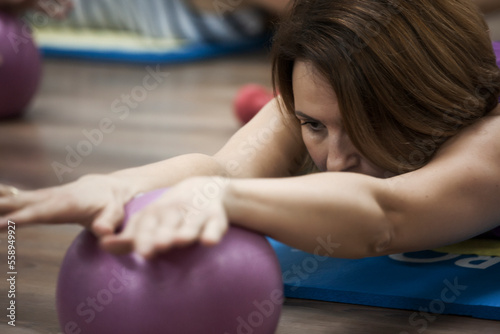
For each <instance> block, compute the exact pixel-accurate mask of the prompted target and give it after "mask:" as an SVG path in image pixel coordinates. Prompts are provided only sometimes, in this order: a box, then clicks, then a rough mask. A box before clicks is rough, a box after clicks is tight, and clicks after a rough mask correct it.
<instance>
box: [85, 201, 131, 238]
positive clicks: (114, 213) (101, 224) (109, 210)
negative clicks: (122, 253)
mask: <svg viewBox="0 0 500 334" xmlns="http://www.w3.org/2000/svg"><path fill="white" fill-rule="evenodd" d="M124 217H125V211H124V209H123V207H122V206H121V205H117V204H115V203H110V204H108V205H107V206H106V207H105V208H104V209H103V210H102V212H101V213H100V214H99V215H98V216H97V218H96V219H94V221H93V222H92V225H91V226H90V230H91V231H92V233H94V234H95V235H96V236H98V237H103V236H105V235H111V234H113V233H114V232H115V231H116V229H117V228H118V227H120V225H121V224H122V222H123V218H124Z"/></svg>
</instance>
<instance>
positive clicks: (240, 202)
mask: <svg viewBox="0 0 500 334" xmlns="http://www.w3.org/2000/svg"><path fill="white" fill-rule="evenodd" d="M499 129H500V116H489V117H485V118H484V120H483V121H481V122H479V123H478V124H476V125H474V126H471V127H470V128H468V129H465V130H464V131H463V132H462V133H461V134H459V135H458V136H457V137H456V138H453V139H451V140H450V141H449V142H448V143H446V144H445V145H444V146H443V147H442V148H441V149H440V151H439V152H438V154H437V155H436V157H435V158H434V159H433V160H432V161H431V162H430V163H429V164H428V165H427V166H425V167H423V168H421V169H420V170H417V171H415V172H412V173H408V174H404V175H400V176H396V177H393V178H390V179H374V178H371V177H367V176H363V175H357V174H343V173H322V174H316V175H309V176H304V177H297V178H288V179H275V180H234V181H232V182H231V183H230V184H229V186H228V190H227V195H226V203H227V204H226V207H227V208H228V217H229V219H230V220H231V221H233V222H235V223H236V224H238V225H242V226H246V227H248V228H251V229H255V230H258V231H260V232H262V233H264V234H267V235H270V236H272V237H274V238H276V239H277V240H280V241H282V242H284V243H286V244H289V245H291V246H294V247H296V248H299V249H303V250H306V251H310V252H312V251H313V250H314V249H315V248H316V247H317V246H318V240H320V239H322V240H324V241H325V240H328V241H329V242H333V243H335V244H338V245H339V247H338V249H336V250H335V254H331V255H332V256H335V257H347V258H358V257H366V256H378V255H385V254H393V253H400V252H406V251H417V250H424V249H430V248H433V247H438V246H442V245H447V244H451V243H455V242H459V241H462V240H465V239H468V238H471V237H473V236H476V235H478V234H481V233H483V232H486V231H488V230H491V229H493V228H494V227H496V226H498V225H499V224H500V206H499V205H498V199H499V198H500V168H499V166H500V135H499V133H500V132H499Z"/></svg>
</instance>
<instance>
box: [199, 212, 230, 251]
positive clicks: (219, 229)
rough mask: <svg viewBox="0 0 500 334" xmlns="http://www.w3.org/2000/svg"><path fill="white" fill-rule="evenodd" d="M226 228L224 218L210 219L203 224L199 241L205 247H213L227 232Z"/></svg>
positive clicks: (215, 217)
mask: <svg viewBox="0 0 500 334" xmlns="http://www.w3.org/2000/svg"><path fill="white" fill-rule="evenodd" d="M227 229H228V226H227V224H226V221H225V217H220V216H214V217H211V218H210V219H209V220H208V221H207V223H206V224H205V226H204V228H203V231H202V233H201V236H200V241H201V243H202V244H204V245H205V246H213V245H215V244H217V243H219V241H220V240H221V239H222V237H223V236H224V234H225V233H226V232H227Z"/></svg>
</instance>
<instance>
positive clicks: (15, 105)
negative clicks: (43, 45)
mask: <svg viewBox="0 0 500 334" xmlns="http://www.w3.org/2000/svg"><path fill="white" fill-rule="evenodd" d="M40 58H41V57H40V53H39V51H38V49H37V47H36V46H35V44H34V43H33V39H32V38H31V35H30V29H29V27H28V25H27V24H25V23H24V22H23V21H22V20H21V19H20V18H18V17H17V16H13V15H11V14H5V13H1V12H0V119H2V118H7V117H15V116H20V115H22V113H23V111H25V109H26V107H27V106H28V104H29V103H30V101H31V99H32V98H33V96H34V95H35V93H36V90H37V88H38V84H39V82H40V76H41V59H40Z"/></svg>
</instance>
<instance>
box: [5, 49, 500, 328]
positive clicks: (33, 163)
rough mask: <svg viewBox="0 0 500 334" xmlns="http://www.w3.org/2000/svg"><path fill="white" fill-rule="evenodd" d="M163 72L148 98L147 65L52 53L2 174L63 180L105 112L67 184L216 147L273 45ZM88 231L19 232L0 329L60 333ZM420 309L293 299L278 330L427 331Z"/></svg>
mask: <svg viewBox="0 0 500 334" xmlns="http://www.w3.org/2000/svg"><path fill="white" fill-rule="evenodd" d="M153 68H154V67H153ZM160 70H161V71H162V72H166V73H168V76H167V77H166V78H165V79H164V80H163V82H162V83H161V84H160V85H158V87H157V88H156V89H154V90H151V91H149V92H147V96H141V95H140V93H141V91H142V92H144V91H143V90H141V88H140V87H142V85H143V80H144V78H145V76H146V75H148V69H146V68H145V66H130V65H118V64H100V63H85V62H76V61H63V60H49V61H45V64H44V72H45V73H44V78H43V82H42V85H41V89H40V91H39V93H38V95H37V97H36V99H35V100H34V102H33V104H32V105H31V107H30V109H29V111H28V112H27V114H26V115H25V117H24V118H23V119H21V120H15V121H8V122H6V121H1V122H0V182H2V183H8V184H13V185H16V186H18V187H20V188H24V189H31V188H39V187H48V186H55V185H58V184H61V182H60V180H59V178H58V176H57V175H56V173H55V172H54V170H53V167H52V165H53V163H54V162H59V163H62V164H65V160H66V158H67V154H68V150H74V149H76V147H77V146H78V145H82V144H81V142H82V141H84V140H86V137H85V135H84V134H83V132H85V131H87V132H88V131H92V130H93V129H96V128H98V126H99V122H100V121H101V120H102V119H104V118H109V119H110V120H111V121H112V122H113V125H114V130H113V131H112V132H111V133H108V134H105V135H104V137H103V139H102V142H101V143H98V144H96V145H94V146H93V147H92V148H91V152H90V153H89V154H88V155H87V156H85V157H83V158H82V161H81V162H80V163H79V164H78V166H75V168H73V170H72V172H71V173H69V172H68V173H66V174H63V175H62V176H61V177H62V182H69V181H72V180H75V179H77V178H78V177H80V176H81V175H84V174H87V173H107V172H111V171H114V170H117V169H122V168H126V167H131V166H137V165H142V164H146V163H150V162H155V161H158V160H160V159H166V158H169V157H172V156H176V155H179V154H183V153H189V152H201V153H207V154H211V153H214V152H215V151H216V150H217V149H218V148H219V147H220V146H221V145H222V144H223V143H224V142H225V141H226V140H227V139H228V138H229V137H230V136H231V135H232V134H233V133H234V132H235V131H236V130H237V129H238V123H237V122H236V121H235V119H234V118H233V116H232V107H231V103H232V99H233V97H234V95H235V93H236V91H237V89H238V87H240V86H241V85H243V84H245V83H247V82H255V83H260V84H263V85H267V86H269V82H270V71H269V62H268V59H267V56H266V53H265V52H262V53H256V54H250V55H245V56H238V57H232V58H220V59H217V60H210V61H206V62H201V63H196V64H189V65H175V66H162V67H161V69H160ZM150 83H151V82H150ZM131 94H132V96H135V98H134V97H132V98H131V100H130V101H129V104H130V106H131V107H128V108H129V109H130V114H129V115H128V116H127V117H124V119H121V118H120V115H122V114H120V113H115V112H114V109H113V108H115V109H116V108H117V107H123V106H125V104H124V103H122V102H120V101H121V99H126V98H127V96H126V95H131ZM134 94H135V95H134ZM115 101H118V102H115ZM117 103H118V104H117ZM115 111H116V110H115ZM79 231H80V228H79V227H77V226H70V225H63V226H36V227H30V228H25V229H21V230H18V231H17V266H18V267H17V271H18V275H17V280H18V281H17V291H16V292H17V295H16V303H17V304H16V305H17V322H16V324H17V326H16V327H15V328H12V327H10V326H8V325H7V318H6V309H5V308H6V305H7V302H8V298H7V290H8V289H7V284H6V280H5V279H2V280H1V281H2V283H0V306H1V307H0V310H2V311H0V333H41V334H49V333H60V330H59V327H58V323H57V314H56V311H55V297H54V294H55V285H56V279H57V274H58V269H59V265H60V263H61V261H62V257H63V255H64V252H65V250H66V249H67V247H68V245H69V244H70V242H71V241H72V239H73V238H74V237H75V235H76V234H77V233H78V232H79ZM6 257H7V245H6V235H5V234H1V235H0V258H1V259H3V260H0V272H2V271H3V272H4V273H6V272H7V271H8V270H7V263H6V262H7V260H6ZM388 274H390V273H388ZM411 314H412V312H409V311H401V310H392V309H381V308H373V307H364V306H356V305H348V304H336V303H324V302H316V301H306V300H287V301H286V302H285V305H284V309H283V313H282V317H281V321H280V324H279V328H278V331H277V333H278V334H299V333H301V334H302V333H307V334H320V333H321V334H326V333H349V334H358V333H362V334H403V333H408V334H413V333H422V332H417V329H420V327H418V328H416V327H412V326H411V325H410V315H411ZM425 333H428V334H438V333H439V334H445V333H446V334H450V333H458V334H460V333H464V334H465V333H492V334H493V333H500V322H495V321H486V320H478V319H472V318H467V317H456V316H444V315H441V316H438V317H437V319H436V320H435V321H433V322H432V323H429V325H428V328H427V329H426V330H425ZM146 334H147V333H146ZM178 334H182V333H178ZM206 334H217V333H210V332H209V331H207V333H206Z"/></svg>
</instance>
